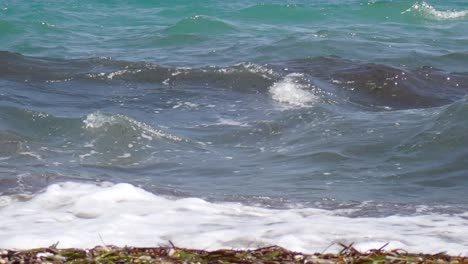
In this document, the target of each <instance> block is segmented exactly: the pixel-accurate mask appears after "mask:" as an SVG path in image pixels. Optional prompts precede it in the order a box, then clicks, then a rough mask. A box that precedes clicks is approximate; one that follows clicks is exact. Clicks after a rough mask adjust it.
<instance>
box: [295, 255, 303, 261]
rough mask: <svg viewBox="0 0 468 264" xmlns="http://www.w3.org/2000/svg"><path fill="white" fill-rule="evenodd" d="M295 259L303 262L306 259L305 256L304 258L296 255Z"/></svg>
mask: <svg viewBox="0 0 468 264" xmlns="http://www.w3.org/2000/svg"><path fill="white" fill-rule="evenodd" d="M294 259H295V260H303V259H304V256H302V255H295V256H294Z"/></svg>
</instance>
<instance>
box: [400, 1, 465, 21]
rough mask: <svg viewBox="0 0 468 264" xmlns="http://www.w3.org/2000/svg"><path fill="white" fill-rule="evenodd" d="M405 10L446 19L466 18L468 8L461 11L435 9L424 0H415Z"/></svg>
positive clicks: (427, 16)
mask: <svg viewBox="0 0 468 264" xmlns="http://www.w3.org/2000/svg"><path fill="white" fill-rule="evenodd" d="M407 12H418V13H420V14H421V15H423V16H424V17H426V18H432V19H438V20H447V19H461V18H468V10H463V11H455V10H454V11H440V10H437V9H435V8H434V7H433V6H431V5H430V4H428V3H426V2H425V1H421V2H419V1H418V2H416V3H415V4H414V5H413V6H411V7H410V8H409V9H407V10H406V11H404V12H403V13H407Z"/></svg>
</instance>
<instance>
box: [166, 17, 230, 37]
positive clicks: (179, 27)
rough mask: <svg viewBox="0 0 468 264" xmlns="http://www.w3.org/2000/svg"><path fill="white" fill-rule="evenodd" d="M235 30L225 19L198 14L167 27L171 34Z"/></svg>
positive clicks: (214, 32) (212, 32)
mask: <svg viewBox="0 0 468 264" xmlns="http://www.w3.org/2000/svg"><path fill="white" fill-rule="evenodd" d="M235 31H236V29H235V27H234V26H232V25H230V24H228V23H226V22H224V21H221V20H218V19H214V18H210V17H205V16H198V15H197V16H193V17H189V18H184V19H182V20H180V21H178V22H177V23H176V24H175V25H173V26H170V27H168V28H167V29H166V32H168V33H171V34H192V33H197V34H202V33H205V34H220V33H227V32H235Z"/></svg>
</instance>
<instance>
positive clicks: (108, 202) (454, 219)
mask: <svg viewBox="0 0 468 264" xmlns="http://www.w3.org/2000/svg"><path fill="white" fill-rule="evenodd" d="M0 201H2V202H1V203H2V206H1V207H0V226H1V227H2V228H1V231H2V232H1V233H0V248H20V249H21V248H31V247H43V246H49V245H51V244H53V243H55V242H57V241H60V244H59V245H60V246H61V247H92V246H95V245H98V244H102V243H103V242H102V241H101V238H102V240H103V241H104V243H106V244H115V245H119V246H125V245H134V246H158V245H161V244H167V242H168V241H169V240H171V241H172V242H174V243H175V244H176V245H178V246H182V247H192V248H202V249H209V250H212V249H217V248H253V247H259V246H266V245H273V244H277V245H280V246H283V247H286V248H288V249H291V250H297V251H303V252H309V253H310V252H316V251H319V252H321V251H323V250H324V249H325V248H327V247H328V246H329V245H330V243H333V242H343V243H351V242H354V243H355V244H354V245H355V246H356V247H357V248H358V249H361V250H366V249H369V248H378V247H380V246H382V245H383V244H384V243H386V242H390V244H389V245H388V246H387V249H392V248H403V249H406V250H409V251H413V252H420V251H422V252H428V253H435V252H440V251H441V250H447V251H448V253H450V254H455V255H458V254H462V255H468V250H467V249H468V237H467V236H466V234H468V220H467V219H466V216H462V215H459V216H456V215H455V216H449V215H434V214H427V215H418V216H416V215H415V216H397V215H394V216H389V217H384V218H350V217H345V216H342V215H340V213H339V212H338V211H327V210H321V209H313V208H305V209H287V210H286V209H285V210H273V209H265V208H260V207H251V206H244V205H240V204H235V203H219V204H218V203H209V202H206V201H204V200H201V199H197V198H185V199H178V200H170V199H167V198H163V197H160V196H157V195H154V194H152V193H149V192H146V191H144V190H142V189H139V188H137V187H134V186H132V185H130V184H116V185H113V184H109V183H106V184H101V185H99V186H98V185H93V184H83V183H72V182H66V183H61V184H54V185H50V186H49V187H48V188H47V189H46V190H45V191H44V192H42V193H39V194H37V195H35V196H34V197H33V198H32V199H30V200H27V201H19V200H16V199H10V198H8V197H6V196H0ZM338 249H339V248H338V246H334V247H331V248H330V249H329V251H335V252H336V251H337V250H338Z"/></svg>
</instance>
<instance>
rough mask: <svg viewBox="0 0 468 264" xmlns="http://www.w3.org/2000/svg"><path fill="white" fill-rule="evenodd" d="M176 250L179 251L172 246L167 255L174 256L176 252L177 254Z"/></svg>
mask: <svg viewBox="0 0 468 264" xmlns="http://www.w3.org/2000/svg"><path fill="white" fill-rule="evenodd" d="M176 252H177V251H176V250H175V249H173V248H171V249H170V250H169V252H167V255H168V256H169V257H172V256H174V254H175V253H176Z"/></svg>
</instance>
